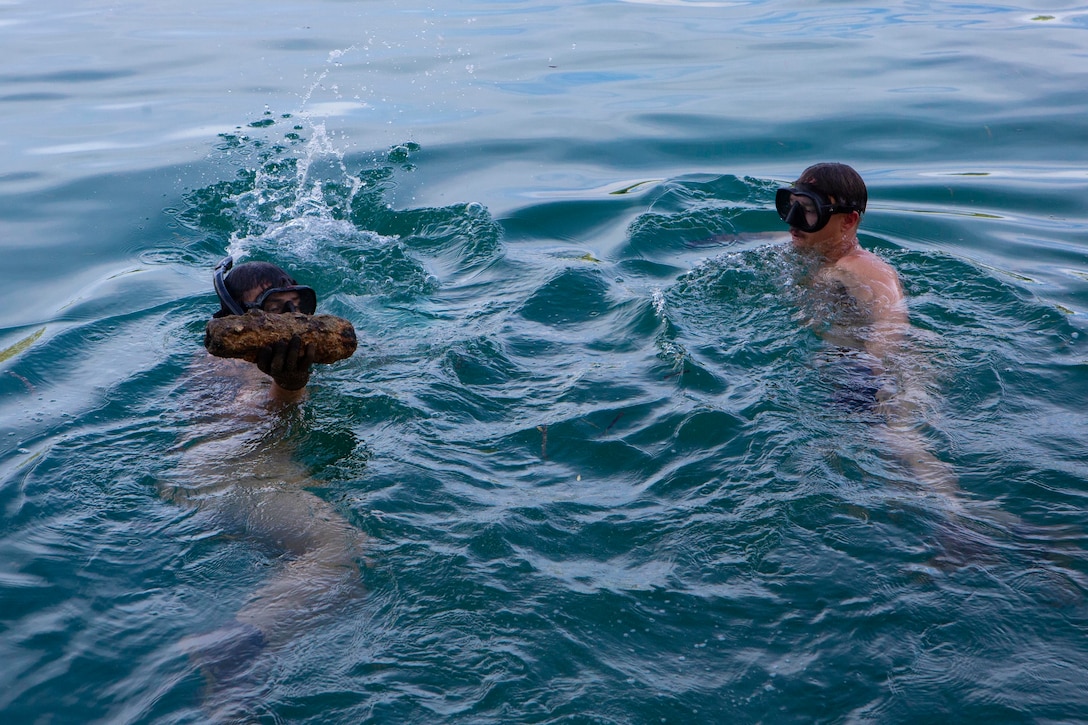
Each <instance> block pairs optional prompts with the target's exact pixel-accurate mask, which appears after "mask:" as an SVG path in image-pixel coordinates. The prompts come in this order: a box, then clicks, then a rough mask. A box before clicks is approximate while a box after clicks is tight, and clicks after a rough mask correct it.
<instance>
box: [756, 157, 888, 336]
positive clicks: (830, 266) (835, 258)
mask: <svg viewBox="0 0 1088 725" xmlns="http://www.w3.org/2000/svg"><path fill="white" fill-rule="evenodd" d="M867 201H868V191H867V190H866V188H865V182H864V181H863V180H862V178H861V176H860V175H859V174H858V172H857V171H855V170H854V169H852V168H850V167H849V166H847V165H846V164H837V163H822V164H815V165H814V166H810V167H808V168H807V169H805V170H804V171H803V172H802V173H801V175H800V176H799V177H798V178H797V181H795V182H793V184H791V185H790V186H789V187H786V188H781V189H779V190H778V192H777V194H776V195H775V206H776V207H777V209H778V215H779V216H780V217H781V218H782V221H784V222H786V223H787V224H788V225H789V227H790V240H791V242H792V244H793V247H794V249H796V250H798V251H800V252H806V253H809V254H813V255H815V257H816V260H817V263H818V266H817V269H816V272H815V273H814V280H815V281H819V282H837V283H839V284H841V285H842V287H843V288H844V289H845V290H846V292H847V293H848V294H849V295H850V296H851V297H852V298H853V299H854V300H855V301H856V302H857V303H858V306H859V307H860V308H861V309H863V310H865V312H866V313H867V316H868V318H869V321H870V322H871V323H872V324H874V325H877V326H902V325H906V323H907V312H906V303H905V301H904V298H903V288H902V286H901V285H900V283H899V275H898V274H897V273H896V271H895V269H893V268H892V266H891V265H890V264H888V263H887V262H885V261H884V260H882V259H881V258H880V257H878V256H877V255H875V254H873V253H872V252H870V251H868V250H866V249H863V248H862V247H861V245H860V244H859V243H858V235H857V231H858V226H859V225H860V224H861V217H862V214H864V213H865V206H866V203H867Z"/></svg>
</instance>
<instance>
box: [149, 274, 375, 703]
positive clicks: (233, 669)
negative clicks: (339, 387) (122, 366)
mask: <svg viewBox="0 0 1088 725" xmlns="http://www.w3.org/2000/svg"><path fill="white" fill-rule="evenodd" d="M231 263H232V260H231V259H230V258H227V259H226V260H224V262H223V263H222V264H220V266H219V267H217V269H216V275H215V287H216V292H217V293H218V294H219V296H220V300H221V301H222V303H223V307H222V309H221V310H220V312H219V313H217V314H216V317H217V318H221V320H217V321H229V320H231V319H234V320H241V319H243V317H241V316H240V315H244V317H245V318H248V317H250V316H251V315H249V314H246V311H247V310H249V309H255V310H259V311H260V312H259V315H257V316H260V315H265V316H266V317H269V318H273V317H276V316H278V315H281V314H283V313H290V314H292V315H297V314H300V313H301V314H303V315H312V314H313V312H314V308H315V306H316V294H315V293H314V292H313V290H310V289H309V288H307V287H302V286H299V285H296V284H295V282H294V280H293V279H291V278H290V277H289V276H288V275H287V274H286V273H285V272H283V270H281V269H280V268H278V267H275V266H274V265H270V264H266V263H248V264H245V265H240V266H239V267H238V268H237V269H236V270H235V272H234V273H233V274H232V275H231V277H229V278H226V279H224V273H225V272H226V271H229V270H230V268H231ZM353 340H354V335H352V341H353ZM317 347H318V346H317V345H315V344H312V343H310V342H304V341H303V340H302V339H301V337H300V336H299V335H297V334H296V335H294V336H293V337H292V338H291V339H290V340H276V341H274V342H270V343H269V344H267V345H266V346H265V347H263V348H261V349H260V350H259V351H258V353H257V354H256V356H255V359H254V360H253V362H246V361H243V360H239V359H227V358H219V357H213V356H211V355H205V356H203V357H202V358H201V361H200V362H199V363H198V364H196V365H194V368H193V371H192V375H191V376H190V377H189V379H188V380H187V381H186V384H185V395H184V401H183V404H184V405H185V407H186V409H187V410H193V411H196V415H195V420H194V421H193V425H192V426H191V428H190V430H191V431H192V433H191V435H189V436H187V437H186V438H185V439H183V440H182V441H180V442H179V445H178V446H177V449H176V453H177V456H178V459H177V466H176V467H175V468H174V472H173V475H172V476H171V478H170V479H169V480H167V481H164V482H163V483H162V484H161V486H160V489H161V494H162V495H163V496H164V497H165V498H167V499H169V500H171V501H173V502H175V503H177V504H180V505H184V506H187V507H191V508H192V509H194V510H195V511H196V512H197V513H196V514H195V515H196V516H198V517H202V518H203V519H204V520H203V521H202V524H203V525H205V526H206V527H207V528H208V529H209V530H212V531H217V532H219V533H221V534H222V535H227V536H237V537H240V538H243V539H245V540H247V541H250V542H253V543H254V544H257V545H259V546H262V547H264V548H265V549H266V551H267V552H268V553H269V554H270V555H271V556H272V557H273V558H274V559H276V560H277V561H276V566H275V568H274V569H273V572H272V574H271V575H270V576H269V577H268V578H267V580H266V581H265V583H264V584H263V585H262V586H260V588H258V589H257V590H256V591H255V592H253V594H252V595H250V596H249V597H248V599H247V600H246V602H245V603H244V604H243V606H242V607H241V608H240V609H239V610H238V612H237V613H236V614H235V618H234V621H233V622H230V623H228V624H226V625H224V626H221V627H220V628H218V629H216V630H214V631H212V632H207V633H203V634H199V635H194V636H193V637H190V638H188V639H187V640H186V641H184V642H183V643H182V649H183V650H184V651H186V652H188V653H189V654H190V655H191V656H192V657H193V659H194V660H195V661H196V662H197V663H198V664H200V666H201V667H202V669H203V670H204V672H205V674H206V675H207V676H208V677H209V679H210V680H211V681H213V682H214V683H215V684H216V685H217V686H224V685H226V684H227V683H228V682H229V680H230V679H231V678H232V677H234V676H235V675H237V674H239V673H240V672H242V671H244V670H245V669H247V668H248V667H249V666H250V664H251V661H252V660H253V658H254V657H255V655H256V654H257V653H258V652H260V651H261V650H262V649H264V648H265V647H268V646H271V647H275V646H278V645H281V644H283V643H285V642H288V641H290V640H291V639H292V638H294V637H295V636H296V635H297V634H298V633H299V631H300V629H301V628H302V627H303V626H304V625H305V624H306V623H307V621H308V620H311V619H312V618H314V617H315V616H317V615H319V614H321V613H324V612H327V611H330V610H332V609H335V608H336V607H337V605H341V604H343V603H344V602H346V601H347V600H348V599H350V598H352V597H355V596H356V595H358V594H359V593H360V591H361V582H360V569H359V564H360V562H361V561H362V558H363V545H364V542H365V536H364V535H363V533H362V532H361V531H359V530H358V529H357V528H355V527H354V526H352V525H351V523H350V522H349V521H348V520H347V519H345V518H344V516H343V515H342V514H341V513H340V512H339V511H337V510H336V508H335V507H334V506H332V505H331V504H330V503H328V502H327V501H325V500H324V499H322V498H321V497H320V496H318V495H317V494H315V493H314V492H313V491H312V490H311V489H312V488H315V487H316V486H317V483H316V482H315V481H314V480H313V478H312V477H311V476H310V474H309V472H308V471H307V470H306V469H305V468H304V467H303V466H301V465H300V464H299V463H298V462H297V461H296V460H295V450H294V446H293V445H292V444H291V436H290V435H289V432H290V428H291V427H292V423H293V419H294V418H295V417H296V413H297V411H298V407H299V404H300V403H301V402H302V401H303V400H304V399H305V397H306V389H305V388H306V384H307V382H308V381H309V378H310V368H311V366H312V364H313V363H314V360H315V354H316V348H317Z"/></svg>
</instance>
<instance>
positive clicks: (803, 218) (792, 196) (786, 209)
mask: <svg viewBox="0 0 1088 725" xmlns="http://www.w3.org/2000/svg"><path fill="white" fill-rule="evenodd" d="M774 205H775V207H776V208H777V209H778V216H780V217H782V221H784V222H786V223H787V224H789V225H790V226H791V227H793V228H795V229H800V230H801V231H802V232H818V231H820V230H821V229H823V228H824V227H826V226H827V223H828V222H829V221H831V215H832V214H848V213H850V212H852V211H860V210H859V209H858V208H857V207H856V206H855V205H853V204H832V203H831V202H830V201H829V200H828V198H827V197H826V196H824V195H823V194H821V193H820V192H818V191H815V190H814V189H810V188H807V187H804V186H802V185H800V184H798V185H796V186H791V187H789V188H782V189H779V190H778V192H777V193H776V194H775V195H774Z"/></svg>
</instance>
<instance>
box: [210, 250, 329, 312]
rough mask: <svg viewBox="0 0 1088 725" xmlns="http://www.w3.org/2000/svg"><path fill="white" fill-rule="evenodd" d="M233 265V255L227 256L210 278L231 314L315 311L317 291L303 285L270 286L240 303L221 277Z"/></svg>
mask: <svg viewBox="0 0 1088 725" xmlns="http://www.w3.org/2000/svg"><path fill="white" fill-rule="evenodd" d="M232 266H234V257H227V258H225V259H224V260H223V261H222V262H220V263H219V264H217V265H216V266H215V275H214V277H213V278H212V279H213V281H214V284H215V293H216V294H217V295H219V301H220V302H222V303H223V307H225V308H226V309H228V310H230V313H231V314H232V315H244V314H245V313H246V312H248V311H249V310H264V311H265V312H271V313H277V312H302V313H303V314H307V315H312V314H314V312H316V311H317V293H316V292H314V290H313V288H311V287H307V286H305V285H300V284H296V285H291V286H289V287H271V288H269V289H266V290H265V291H264V292H261V294H260V296H259V297H257V299H255V300H254V301H253V302H245V303H240V302H238V300H236V299H234V298H233V297H231V294H230V292H229V291H228V290H227V285H226V283H225V282H224V281H223V278H224V277H225V276H226V274H227V273H228V272H230V268H231V267H232Z"/></svg>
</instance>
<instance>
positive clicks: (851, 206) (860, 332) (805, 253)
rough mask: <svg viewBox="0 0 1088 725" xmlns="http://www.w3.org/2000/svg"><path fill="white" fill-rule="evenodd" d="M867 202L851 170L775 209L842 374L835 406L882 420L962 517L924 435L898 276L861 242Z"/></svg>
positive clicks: (781, 200)
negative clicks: (803, 269)
mask: <svg viewBox="0 0 1088 725" xmlns="http://www.w3.org/2000/svg"><path fill="white" fill-rule="evenodd" d="M867 202H868V192H867V190H866V188H865V183H864V181H862V179H861V177H860V176H859V175H858V174H857V172H856V171H854V170H853V169H852V168H850V167H849V166H845V165H844V164H816V165H815V166H811V167H809V168H808V169H805V171H804V172H802V174H801V175H800V177H798V179H797V181H796V182H794V184H793V185H792V186H791V187H790V188H788V189H781V190H779V192H778V197H777V199H776V203H777V205H778V210H779V214H780V215H781V216H782V218H783V220H784V221H787V223H789V224H790V244H791V247H792V248H793V250H795V251H796V252H797V253H798V254H799V255H800V256H801V257H802V258H803V259H804V260H805V261H806V263H807V264H806V267H807V269H808V273H807V275H806V277H807V278H806V279H805V281H804V284H805V285H806V287H807V289H808V295H809V297H810V300H812V301H813V304H811V305H809V308H810V310H809V312H810V314H812V316H813V319H811V320H809V325H810V326H811V327H812V328H813V329H814V330H816V331H817V333H818V334H820V336H821V338H822V339H823V340H824V341H825V342H826V343H827V344H828V346H829V348H828V353H829V354H828V355H826V356H825V357H826V358H827V359H828V360H831V361H834V363H835V364H834V365H833V367H834V368H836V373H838V374H839V381H838V382H837V384H836V395H835V397H836V401H835V402H836V403H840V404H843V405H844V406H845V407H846V408H847V409H849V410H851V411H864V412H871V413H875V414H876V415H878V416H879V418H880V420H881V422H882V425H881V426H879V427H878V429H877V433H878V435H879V437H880V439H881V442H882V444H883V445H884V446H885V448H886V449H887V450H888V451H889V452H891V453H892V454H893V455H894V456H895V457H896V458H897V459H898V460H899V461H900V462H901V463H902V464H904V465H905V466H906V468H907V470H908V473H909V474H910V475H911V477H912V478H913V479H914V480H915V481H917V482H918V483H919V484H921V485H922V486H925V487H926V488H927V489H928V490H930V491H933V492H935V493H939V494H942V495H944V496H945V497H947V498H948V500H949V502H950V503H952V504H953V505H954V506H956V507H958V506H959V504H958V502H957V499H956V494H957V492H958V491H959V486H958V482H957V480H956V476H955V474H954V473H953V472H952V470H951V467H950V466H948V465H947V464H946V463H944V462H942V461H940V460H939V459H937V458H936V457H935V456H934V455H933V454H932V453H930V452H929V450H928V448H927V445H926V440H925V437H924V436H923V435H922V432H921V428H922V427H923V426H924V425H925V416H926V415H927V414H928V412H929V411H928V408H929V405H928V402H927V397H928V395H927V392H926V386H925V385H924V383H923V381H921V380H920V379H919V378H920V377H921V375H920V367H921V366H920V365H918V364H916V363H917V362H919V361H917V360H915V359H914V358H912V357H911V356H910V355H909V351H908V350H907V349H906V342H907V339H908V336H909V332H910V329H911V328H910V320H909V316H908V312H907V303H906V297H905V295H904V293H903V287H902V284H901V283H900V280H899V274H898V273H897V272H896V271H895V269H894V268H893V267H892V266H891V265H890V264H888V263H887V262H885V261H884V260H883V259H881V258H880V257H879V256H877V255H876V254H874V253H873V252H870V251H868V250H866V249H864V248H862V246H861V244H860V243H859V241H858V237H857V230H858V226H859V225H860V224H861V218H862V214H863V213H864V211H865V207H866V205H867Z"/></svg>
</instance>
